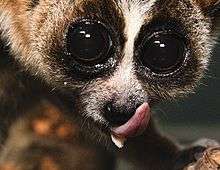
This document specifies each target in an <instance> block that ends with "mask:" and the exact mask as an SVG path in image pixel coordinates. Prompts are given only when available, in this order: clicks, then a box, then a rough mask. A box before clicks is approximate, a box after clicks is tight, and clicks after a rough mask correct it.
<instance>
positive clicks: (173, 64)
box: [139, 31, 187, 74]
mask: <svg viewBox="0 0 220 170" xmlns="http://www.w3.org/2000/svg"><path fill="white" fill-rule="evenodd" d="M186 52H187V46H186V40H185V38H184V37H183V36H181V35H179V34H176V33H173V32H169V31H159V32H156V33H153V34H152V35H151V36H149V37H145V38H144V40H143V42H142V44H141V47H140V55H139V56H140V61H141V64H142V65H144V66H145V67H147V68H149V69H150V70H151V71H152V72H154V73H157V74H168V73H171V72H174V71H175V70H177V69H178V68H180V67H181V65H182V64H183V62H184V60H185V58H186Z"/></svg>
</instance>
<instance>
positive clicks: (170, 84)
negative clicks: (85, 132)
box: [15, 0, 217, 138]
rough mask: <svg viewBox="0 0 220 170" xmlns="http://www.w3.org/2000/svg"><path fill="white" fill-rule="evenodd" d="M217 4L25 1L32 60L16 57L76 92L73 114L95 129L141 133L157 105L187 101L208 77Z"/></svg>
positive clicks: (124, 134) (128, 0)
mask: <svg viewBox="0 0 220 170" xmlns="http://www.w3.org/2000/svg"><path fill="white" fill-rule="evenodd" d="M216 4H217V2H212V1H206V2H205V1H204V2H203V1H189V0H172V1H170V0H166V1H161V0H39V1H31V2H29V1H28V2H26V3H25V5H24V6H25V8H26V9H25V10H26V13H27V15H25V17H27V21H28V22H24V23H22V24H23V25H25V29H26V33H27V34H26V35H25V37H27V39H28V41H26V42H25V43H24V44H25V47H26V48H27V49H28V57H27V55H26V56H24V55H23V56H22V57H19V58H18V59H19V60H20V61H21V62H22V63H24V64H25V65H26V67H27V68H29V69H30V70H31V71H32V73H33V74H35V75H38V76H40V77H42V78H43V79H44V80H45V81H46V82H48V83H49V84H50V85H51V86H52V87H54V88H56V89H59V90H65V91H67V92H68V93H69V94H74V95H75V94H77V96H78V97H77V99H76V100H77V101H74V100H73V105H74V103H76V106H77V108H73V110H74V112H76V111H77V112H79V114H80V115H81V116H82V117H84V119H85V121H87V120H88V121H89V122H90V123H91V122H92V125H90V127H91V126H92V128H93V129H94V130H95V131H97V132H100V134H102V135H104V136H105V135H107V136H110V135H109V134H114V135H116V136H117V135H118V136H121V137H124V138H127V137H131V136H136V135H137V134H139V133H140V132H142V131H143V130H144V129H145V128H146V127H147V124H148V122H149V119H150V108H151V107H152V104H153V103H155V102H157V101H160V100H164V99H173V98H176V97H178V96H185V95H186V94H188V93H189V92H192V90H193V89H194V87H195V85H196V84H197V83H198V81H199V80H200V78H201V77H202V76H203V73H204V71H205V69H206V67H207V63H208V60H209V57H210V50H211V47H212V45H213V41H212V37H211V33H212V31H213V30H212V28H213V27H214V26H213V23H212V20H211V18H210V17H209V16H208V15H206V12H205V9H210V8H209V7H213V6H214V5H216ZM15 24H16V23H15ZM23 32H24V31H23ZM18 36H19V35H18ZM62 100H65V99H62ZM103 127H104V129H105V130H104V131H103Z"/></svg>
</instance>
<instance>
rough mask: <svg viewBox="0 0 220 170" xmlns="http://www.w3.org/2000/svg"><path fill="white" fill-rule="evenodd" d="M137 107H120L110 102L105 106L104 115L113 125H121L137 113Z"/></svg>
mask: <svg viewBox="0 0 220 170" xmlns="http://www.w3.org/2000/svg"><path fill="white" fill-rule="evenodd" d="M136 108H137V107H136V106H135V107H126V106H123V107H120V106H116V105H114V104H113V103H112V102H110V103H107V104H106V105H105V107H104V117H105V119H106V120H107V121H108V122H109V123H110V125H111V126H121V125H123V124H125V123H126V122H128V120H129V119H130V118H131V117H132V116H133V115H134V114H135V111H136Z"/></svg>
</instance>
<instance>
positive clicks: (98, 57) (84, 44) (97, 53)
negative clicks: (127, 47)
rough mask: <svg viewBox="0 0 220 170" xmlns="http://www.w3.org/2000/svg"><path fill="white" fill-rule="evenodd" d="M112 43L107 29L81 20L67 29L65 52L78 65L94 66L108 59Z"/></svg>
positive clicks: (97, 23)
mask: <svg viewBox="0 0 220 170" xmlns="http://www.w3.org/2000/svg"><path fill="white" fill-rule="evenodd" d="M112 49H113V41H112V37H111V34H110V31H109V30H108V29H107V27H106V26H105V25H104V24H103V23H101V22H99V21H94V20H87V19H84V20H81V21H80V22H77V23H75V24H73V25H72V26H70V27H69V30H68V33H67V52H68V54H70V55H71V57H72V58H73V59H74V60H76V61H77V62H78V63H80V64H83V65H95V64H99V63H103V62H104V61H105V60H107V59H108V58H109V55H110V54H111V51H112Z"/></svg>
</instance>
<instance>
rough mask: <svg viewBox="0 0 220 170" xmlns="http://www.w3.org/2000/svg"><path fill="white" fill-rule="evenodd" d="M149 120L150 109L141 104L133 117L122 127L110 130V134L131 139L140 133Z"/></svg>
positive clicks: (146, 105) (146, 104)
mask: <svg viewBox="0 0 220 170" xmlns="http://www.w3.org/2000/svg"><path fill="white" fill-rule="evenodd" d="M149 120H150V107H149V104H148V103H143V104H142V105H141V106H140V107H139V108H138V109H137V110H136V112H135V114H134V116H133V117H132V118H131V119H130V120H129V121H128V122H127V123H125V124H124V125H122V126H119V127H114V128H112V133H113V134H114V135H116V136H118V137H124V138H128V137H133V136H136V135H138V134H140V133H142V132H143V131H144V130H145V129H146V127H147V125H148V122H149Z"/></svg>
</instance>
